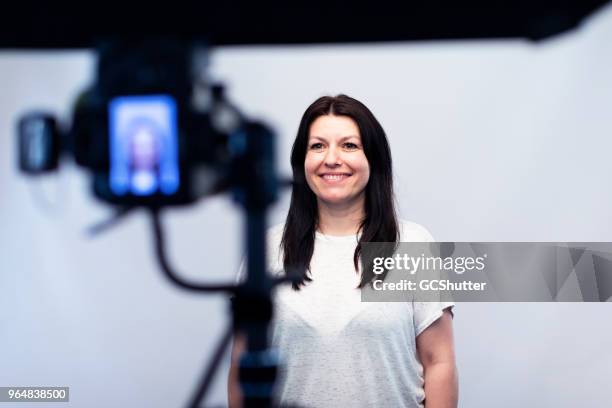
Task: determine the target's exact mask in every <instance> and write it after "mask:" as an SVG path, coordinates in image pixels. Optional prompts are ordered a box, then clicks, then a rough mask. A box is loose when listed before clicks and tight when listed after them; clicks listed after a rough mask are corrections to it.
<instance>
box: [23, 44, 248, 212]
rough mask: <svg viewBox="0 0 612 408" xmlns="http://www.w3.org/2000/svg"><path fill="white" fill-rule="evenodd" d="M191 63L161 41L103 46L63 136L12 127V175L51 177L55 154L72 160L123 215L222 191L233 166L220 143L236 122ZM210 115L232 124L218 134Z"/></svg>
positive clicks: (54, 127)
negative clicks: (15, 156) (15, 142)
mask: <svg viewBox="0 0 612 408" xmlns="http://www.w3.org/2000/svg"><path fill="white" fill-rule="evenodd" d="M197 55H198V54H197V52H196V48H195V47H194V46H192V45H190V44H186V43H184V42H178V41H171V40H167V39H159V40H156V41H151V40H147V41H142V42H139V43H134V42H125V41H110V42H107V43H105V44H103V45H102V46H101V47H99V49H98V62H97V68H96V72H95V80H94V83H93V84H92V85H91V86H90V87H89V88H87V89H86V90H85V91H84V92H82V93H81V94H80V95H79V97H78V99H77V101H76V103H75V105H74V109H73V112H72V126H71V128H70V129H68V130H66V131H64V132H62V131H61V130H60V129H59V126H58V124H57V121H56V120H55V119H54V118H53V117H52V116H51V115H46V114H43V113H32V114H28V115H25V116H24V117H23V118H22V119H21V120H20V122H19V125H18V133H19V150H20V151H19V167H20V169H21V170H22V171H23V172H25V173H27V174H33V175H36V174H41V173H45V172H51V171H54V170H55V169H57V167H58V163H59V158H60V156H61V155H62V154H66V155H70V156H73V158H74V159H75V161H76V163H77V164H78V165H80V166H83V167H85V168H87V169H88V170H89V171H90V173H91V175H92V179H93V180H92V187H93V193H94V195H95V196H96V197H97V198H99V199H101V200H103V201H105V202H107V203H110V204H116V205H123V206H144V207H163V206H169V205H185V204H190V203H193V202H194V201H196V200H197V199H198V198H199V197H202V196H204V195H209V194H213V193H216V192H220V191H222V190H224V189H226V188H227V187H228V185H229V183H230V180H229V177H231V173H230V170H231V167H232V166H231V162H232V160H235V157H231V156H230V152H229V150H228V146H229V143H228V141H229V140H230V138H231V136H232V133H234V132H239V131H240V127H241V126H242V123H241V119H240V115H239V113H238V111H237V110H236V109H233V108H232V106H231V105H230V104H229V103H227V102H226V101H225V100H224V96H223V92H222V88H221V87H219V86H211V85H210V84H208V83H203V82H202V79H201V75H202V73H201V72H200V71H201V69H202V67H198V66H197V60H196V56H197ZM198 75H199V76H198ZM220 112H221V113H220ZM228 112H229V113H228ZM215 115H217V116H224V117H226V118H227V117H228V116H229V117H232V118H233V119H232V120H229V121H228V120H225V122H224V123H225V126H220V125H219V124H218V123H219V122H220V121H218V120H217V121H216V122H217V123H215V120H214V116H215Z"/></svg>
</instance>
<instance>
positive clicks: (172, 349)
mask: <svg viewBox="0 0 612 408" xmlns="http://www.w3.org/2000/svg"><path fill="white" fill-rule="evenodd" d="M611 39H612V9H610V8H609V7H608V8H607V9H605V10H603V12H601V13H600V14H598V15H596V16H595V17H594V18H592V19H591V20H590V21H589V22H588V23H587V24H586V25H584V26H583V27H582V28H580V29H579V30H577V31H574V32H572V33H568V34H565V35H562V36H560V37H557V38H555V39H553V40H550V41H547V42H545V43H542V44H533V43H528V42H524V41H518V40H516V41H514V40H512V41H471V42H441V43H438V42H436V43H428V42H425V43H408V44H392V45H378V46H371V45H368V46H316V47H314V46H313V47H296V48H285V47H255V48H223V49H217V50H214V52H213V53H212V55H211V58H212V59H211V61H212V67H211V69H212V73H213V75H214V77H215V78H218V79H221V80H224V81H226V83H227V84H228V85H229V95H230V97H231V98H232V99H233V100H234V101H235V102H237V104H238V105H239V106H241V107H242V108H243V109H244V110H245V111H246V112H247V113H248V114H250V115H251V116H253V117H260V118H263V119H266V120H267V121H268V122H269V123H271V124H272V125H273V126H274V127H275V128H276V129H277V131H278V135H279V165H280V167H281V169H282V170H283V171H285V172H286V173H288V171H289V160H288V155H289V149H290V146H291V143H292V140H293V137H294V135H295V131H296V129H297V125H298V121H299V118H300V116H301V114H302V112H303V110H304V109H305V108H306V106H307V105H308V104H309V103H310V102H312V101H313V100H314V99H315V98H316V97H318V96H320V95H322V94H329V93H331V94H335V93H339V92H344V93H347V94H349V95H352V96H354V97H356V98H358V99H361V100H362V101H363V102H364V103H366V104H367V105H368V106H369V107H370V108H371V109H372V111H373V112H374V114H375V115H376V116H377V117H378V119H379V120H380V121H381V123H382V124H383V126H384V127H385V129H386V131H387V133H388V137H389V140H390V143H391V146H392V149H393V155H394V161H395V162H394V164H395V171H396V186H397V197H398V201H399V203H400V205H399V208H400V212H401V215H402V217H403V218H404V219H409V220H413V221H416V222H418V223H421V224H423V225H424V226H426V227H427V228H428V229H429V230H430V231H431V232H432V234H433V235H434V237H435V238H436V239H437V240H440V241H553V242H554V241H564V242H565V241H574V242H575V241H612V229H611V228H610V225H611V223H612V216H611V212H610V208H611V203H612V186H611V183H610V175H612V163H611V161H610V160H609V156H610V151H612V141H611V140H612V139H611V137H610V136H611V133H612V114H611V111H610V110H611V107H612V75H611V74H610V73H611V72H612V49H611V46H610V40H611ZM93 64H94V58H93V55H92V54H91V53H88V52H71V53H44V52H37V53H19V52H1V53H0V192H1V193H0V194H1V195H0V251H1V252H0V361H1V362H2V363H1V368H0V385H3V386H9V385H20V386H26V385H55V386H70V389H71V403H70V405H71V406H75V407H108V406H122V407H127V406H146V407H174V406H179V405H180V404H182V403H183V402H184V401H185V400H186V398H187V396H188V395H189V393H190V392H191V390H192V387H193V386H194V384H195V381H196V378H197V377H198V376H199V375H200V373H201V371H202V368H203V365H204V364H205V362H206V360H207V357H208V355H209V353H210V352H211V350H212V347H213V345H214V343H215V341H216V338H217V336H218V335H219V334H220V332H221V329H222V327H223V326H224V325H225V324H226V323H227V320H226V311H227V305H226V303H225V301H224V299H223V298H221V297H203V296H197V295H191V294H185V293H182V292H180V291H178V290H176V289H174V288H173V287H171V286H170V285H169V284H168V283H167V282H166V281H165V280H164V279H163V277H162V276H161V274H160V272H159V271H158V270H157V267H156V265H155V263H154V260H153V257H152V253H151V240H150V236H149V226H148V224H147V222H146V219H145V218H144V216H143V215H141V214H136V215H133V216H130V217H129V218H128V219H127V220H126V221H125V222H124V223H122V224H121V225H119V226H118V227H116V228H114V229H112V230H111V231H109V232H108V233H106V234H104V235H102V236H100V237H97V238H95V239H88V238H86V237H85V234H84V229H85V227H87V226H89V225H91V224H92V223H93V222H96V221H99V220H101V219H103V218H105V217H106V216H108V215H109V211H108V209H107V208H105V207H104V206H103V205H101V204H100V203H97V202H95V201H94V200H93V199H92V198H91V196H90V195H89V194H88V192H87V189H88V178H87V177H86V175H84V174H83V173H82V172H80V171H77V170H76V169H75V168H74V166H73V165H65V166H63V168H62V172H61V173H60V174H59V175H57V176H51V177H48V178H45V179H44V180H27V179H26V178H24V177H21V176H19V175H18V174H17V172H16V169H15V162H14V159H15V157H14V153H15V146H14V123H15V118H16V117H17V115H18V114H20V113H22V112H24V111H26V110H29V109H31V108H37V107H40V108H46V109H51V110H53V111H55V112H57V113H58V114H60V115H64V116H65V115H66V114H67V113H68V111H69V108H70V104H71V103H72V101H73V100H74V98H75V96H76V93H77V92H78V91H79V90H80V89H82V87H83V86H85V84H86V83H87V82H88V81H89V80H90V79H91V69H92V67H93ZM41 196H47V197H48V199H49V200H53V199H56V198H58V197H59V198H60V200H59V201H58V203H59V208H55V209H53V210H50V209H48V208H46V207H44V206H43V205H42V203H41V201H40V197H41ZM287 203H288V201H287V195H286V194H285V195H284V196H283V199H282V200H281V201H280V202H279V203H278V205H277V206H276V207H275V208H274V209H273V210H272V211H271V218H272V220H271V223H277V222H280V221H282V219H283V217H284V215H285V212H286V208H287ZM167 223H168V229H169V233H170V237H169V238H170V242H171V246H170V248H171V251H172V259H173V260H174V261H175V262H176V264H178V265H179V266H180V268H181V269H182V270H184V272H185V273H186V274H187V275H188V276H190V277H194V278H195V277H201V278H205V279H208V280H222V279H225V278H229V277H231V276H233V274H234V273H235V271H236V269H237V266H238V259H239V257H240V254H241V251H242V249H241V245H240V243H239V238H240V227H241V220H240V214H239V212H238V211H237V209H236V208H235V207H233V205H232V204H231V202H230V201H229V200H228V199H226V198H215V199H210V200H203V201H201V202H200V203H199V204H198V205H196V206H193V207H191V208H189V209H186V210H181V211H173V212H172V213H171V214H170V215H169V216H168V217H167ZM610 312H611V309H610V304H576V303H573V304H535V303H534V304H530V303H525V304H469V303H466V304H461V305H458V307H457V309H456V318H455V333H456V334H455V340H456V350H457V360H458V366H459V373H460V400H461V404H460V405H461V406H463V407H470V408H472V407H475V408H479V407H483V408H484V407H508V408H510V407H575V406H588V407H607V406H610V403H611V402H610V398H611V397H610V394H609V390H608V388H607V382H608V381H607V380H608V379H609V378H610V374H611V371H612V369H611V367H612V356H611V354H610V353H609V351H608V350H609V347H608V346H609V344H610V342H612V328H610V326H609V321H610V314H611V313H610ZM226 362H227V360H226ZM226 370H227V364H226V365H225V366H224V370H223V371H222V372H221V373H219V374H220V375H219V377H218V381H217V382H216V383H215V386H214V390H213V391H214V392H213V394H212V395H211V398H210V399H209V401H210V402H213V403H217V404H225V374H226ZM41 405H44V404H41Z"/></svg>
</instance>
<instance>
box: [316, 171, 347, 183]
mask: <svg viewBox="0 0 612 408" xmlns="http://www.w3.org/2000/svg"><path fill="white" fill-rule="evenodd" d="M350 176H351V174H350V173H324V174H321V178H322V179H323V180H325V181H327V182H330V183H337V182H339V181H342V180H345V179H346V178H348V177H350Z"/></svg>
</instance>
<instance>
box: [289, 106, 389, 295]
mask: <svg viewBox="0 0 612 408" xmlns="http://www.w3.org/2000/svg"><path fill="white" fill-rule="evenodd" d="M324 115H335V116H348V117H350V118H351V119H353V120H354V121H355V123H356V124H357V127H358V128H359V133H360V134H361V143H362V145H363V150H364V153H365V156H366V158H367V160H368V163H369V166H370V178H369V180H368V183H367V185H366V187H365V211H364V212H365V217H364V219H363V220H362V222H361V224H360V226H359V230H360V231H361V237H360V238H359V242H358V244H357V248H355V254H354V256H353V263H354V265H355V271H356V272H359V260H360V259H359V258H360V255H361V248H362V246H361V244H362V243H363V242H397V241H398V240H399V228H398V223H397V216H396V213H395V205H394V195H393V171H392V162H391V150H390V149H389V143H388V142H387V137H386V135H385V131H384V130H383V128H382V126H381V125H380V123H378V121H377V120H376V118H375V117H374V115H373V114H372V112H370V110H369V109H368V108H367V107H366V106H365V105H364V104H363V103H361V102H359V101H358V100H356V99H353V98H351V97H349V96H346V95H338V96H323V97H321V98H319V99H317V100H316V101H314V102H313V103H312V105H310V106H309V107H308V109H306V112H304V115H303V116H302V120H301V121H300V126H299V128H298V132H297V136H296V138H295V141H294V143H293V148H292V149H291V167H292V169H293V181H294V184H293V190H292V192H291V204H290V206H289V213H288V214H287V221H286V222H285V229H284V231H283V238H282V241H281V244H280V245H281V250H282V252H283V266H284V268H285V271H286V272H287V273H290V274H293V273H296V272H297V273H300V274H301V276H302V280H301V281H300V282H299V283H294V284H293V288H294V289H295V290H299V289H300V287H301V286H303V285H305V284H306V282H310V281H312V278H311V277H310V276H309V275H310V260H311V258H312V254H313V252H314V244H315V236H316V230H317V226H318V222H319V214H318V207H317V197H316V195H315V194H314V193H313V192H312V190H311V189H310V187H309V186H308V184H307V182H306V175H305V173H304V161H305V159H306V152H307V149H308V136H309V133H310V125H311V124H312V122H314V121H315V119H317V118H318V117H320V116H324ZM373 277H374V273H373V272H372V269H371V268H363V273H362V276H361V282H360V284H359V287H360V288H363V287H364V286H365V285H366V284H367V283H369V282H371V281H372V279H373Z"/></svg>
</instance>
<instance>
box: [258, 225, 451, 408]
mask: <svg viewBox="0 0 612 408" xmlns="http://www.w3.org/2000/svg"><path fill="white" fill-rule="evenodd" d="M282 234H283V225H282V224H281V225H277V226H276V227H273V228H271V229H270V230H269V231H268V237H267V248H268V264H269V270H270V271H271V272H272V274H274V275H276V274H278V275H282V274H284V272H283V267H282V265H283V260H282V256H281V252H280V251H279V245H280V241H281V238H282ZM400 237H401V241H402V242H431V241H433V238H432V236H431V234H430V233H429V232H428V231H427V230H426V229H425V228H424V227H422V226H420V225H418V224H416V223H412V222H406V221H402V222H401V223H400ZM356 245H357V237H356V236H340V237H338V236H329V235H323V234H321V233H319V232H317V234H316V241H315V248H314V253H313V256H312V259H311V277H312V279H313V281H312V282H307V283H306V286H303V287H302V288H301V290H299V291H294V290H293V289H292V288H291V286H290V285H283V286H280V287H278V288H277V289H276V291H275V295H274V299H275V306H274V309H275V316H274V319H273V322H272V326H271V327H272V330H271V339H272V344H273V346H274V347H276V348H277V349H278V351H279V353H280V356H281V360H282V361H283V365H284V366H283V367H282V368H281V371H280V373H279V379H278V381H277V388H276V395H277V398H278V402H279V403H280V404H282V405H296V406H300V407H316V408H324V407H333V408H340V407H394V408H395V407H397V408H400V407H407V408H422V407H423V399H424V390H423V384H424V382H423V367H422V365H421V363H420V361H419V358H418V356H417V351H416V337H417V336H418V335H419V334H420V333H421V332H422V331H423V330H425V329H426V328H427V327H428V326H429V325H430V324H432V323H433V322H434V321H436V320H437V319H438V318H439V317H440V316H442V311H443V310H444V309H445V308H447V307H452V306H453V305H454V304H453V303H452V302H427V303H425V302H422V303H420V302H361V295H360V290H359V289H356V288H357V285H358V284H359V276H358V275H357V273H356V272H355V268H354V264H353V254H354V252H355V247H356Z"/></svg>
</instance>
